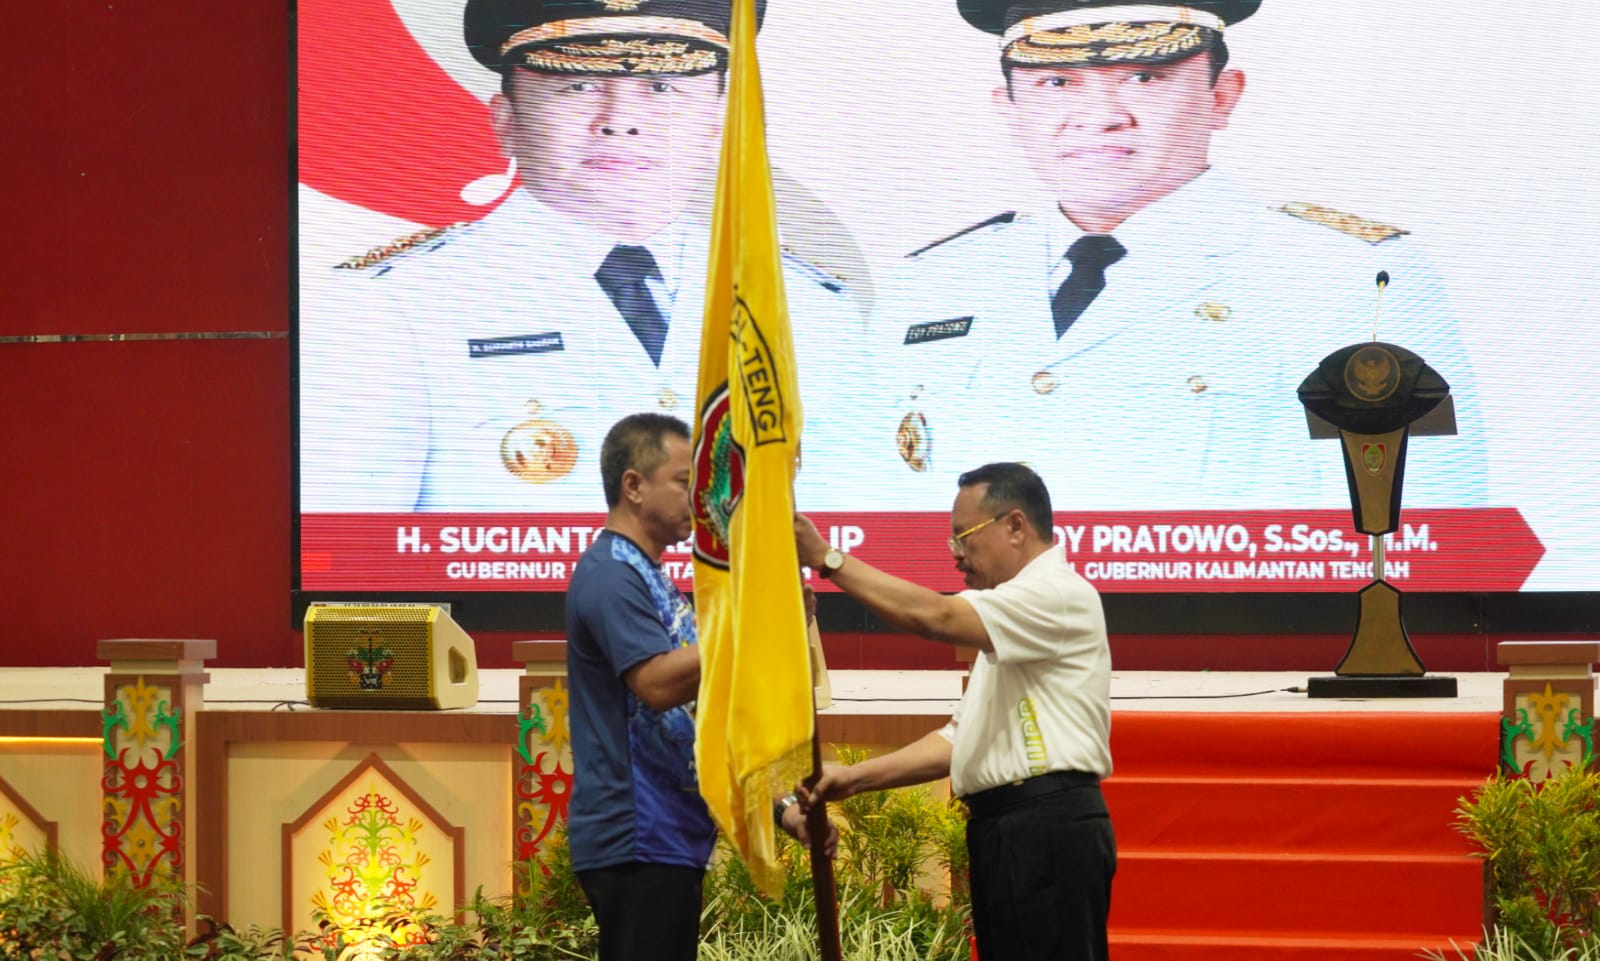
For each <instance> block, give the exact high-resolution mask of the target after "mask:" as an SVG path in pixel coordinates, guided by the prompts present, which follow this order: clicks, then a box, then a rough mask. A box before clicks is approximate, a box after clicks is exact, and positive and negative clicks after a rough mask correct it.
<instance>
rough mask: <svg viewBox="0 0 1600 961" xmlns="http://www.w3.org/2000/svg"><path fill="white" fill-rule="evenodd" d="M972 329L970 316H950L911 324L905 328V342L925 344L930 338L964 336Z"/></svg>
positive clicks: (943, 338) (945, 338) (942, 338)
mask: <svg viewBox="0 0 1600 961" xmlns="http://www.w3.org/2000/svg"><path fill="white" fill-rule="evenodd" d="M971 330H972V318H971V317H952V318H951V319H950V320H930V321H928V322H927V323H925V324H912V325H911V326H910V327H907V328H906V343H908V344H926V343H927V342H929V341H930V340H949V339H950V338H952V337H965V336H967V334H968V333H969V332H971Z"/></svg>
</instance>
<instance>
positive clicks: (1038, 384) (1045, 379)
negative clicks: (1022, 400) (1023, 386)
mask: <svg viewBox="0 0 1600 961" xmlns="http://www.w3.org/2000/svg"><path fill="white" fill-rule="evenodd" d="M1060 386H1061V378H1059V377H1057V376H1056V375H1055V374H1052V373H1050V372H1049V371H1048V370H1041V371H1039V372H1038V373H1037V374H1034V375H1033V392H1034V393H1035V394H1040V395H1043V394H1053V393H1055V389H1056V388H1057V387H1060Z"/></svg>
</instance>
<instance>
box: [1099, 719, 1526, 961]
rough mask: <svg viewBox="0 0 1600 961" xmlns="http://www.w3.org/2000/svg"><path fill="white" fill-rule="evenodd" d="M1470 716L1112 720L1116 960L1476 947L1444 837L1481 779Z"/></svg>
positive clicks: (1493, 735)
mask: <svg viewBox="0 0 1600 961" xmlns="http://www.w3.org/2000/svg"><path fill="white" fill-rule="evenodd" d="M1498 733H1499V721H1498V718H1497V716H1495V715H1492V714H1483V713H1421V712H1419V713H1409V712H1404V711H1387V710H1386V711H1376V712H1367V711H1349V712H1343V713H1341V712H1338V711H1327V712H1322V711H1319V712H1314V713H1313V712H1308V713H1293V714H1289V713H1275V714H1266V713H1249V712H1234V713H1181V714H1180V713H1174V712H1166V711H1119V712H1117V713H1116V714H1115V715H1114V717H1113V720H1112V756H1113V759H1114V761H1115V765H1116V773H1115V774H1114V775H1113V776H1112V777H1111V778H1109V779H1108V780H1107V781H1106V782H1105V785H1104V788H1105V792H1106V799H1107V803H1108V804H1109V806H1110V808H1111V815H1112V822H1113V824H1114V825H1115V826H1116V830H1117V848H1118V859H1119V860H1118V869H1117V880H1116V883H1115V886H1114V888H1113V892H1112V899H1111V938H1112V945H1113V948H1112V954H1113V956H1114V957H1116V958H1117V959H1118V961H1179V959H1182V961H1300V959H1304V961H1337V959H1344V958H1350V959H1356V961H1389V959H1393V961H1400V959H1402V958H1406V959H1415V958H1416V957H1417V956H1418V955H1419V953H1420V952H1421V951H1423V950H1424V949H1428V948H1438V949H1441V950H1444V951H1445V954H1446V956H1447V957H1448V958H1450V959H1452V961H1454V959H1455V958H1456V953H1455V949H1453V948H1451V947H1450V944H1451V942H1452V940H1453V941H1454V942H1455V943H1456V944H1457V945H1459V946H1460V948H1461V949H1462V950H1463V951H1464V952H1465V953H1467V954H1468V955H1470V954H1471V945H1472V944H1473V943H1475V942H1476V941H1477V939H1479V938H1480V937H1481V936H1482V926H1483V863H1482V861H1480V860H1479V859H1478V858H1476V857H1473V856H1472V853H1471V850H1472V849H1471V847H1470V845H1469V844H1468V843H1467V841H1466V839H1465V838H1463V837H1462V836H1461V835H1460V834H1459V833H1457V832H1456V831H1455V830H1454V829H1453V827H1452V823H1453V819H1454V815H1455V808H1456V805H1457V803H1458V801H1459V799H1460V798H1461V797H1462V796H1464V795H1466V794H1469V793H1470V792H1471V791H1472V790H1473V789H1474V788H1475V787H1477V786H1478V785H1479V784H1481V783H1482V782H1483V779H1484V778H1486V777H1488V776H1489V775H1490V774H1491V773H1493V771H1494V769H1495V763H1496V746H1497V738H1498Z"/></svg>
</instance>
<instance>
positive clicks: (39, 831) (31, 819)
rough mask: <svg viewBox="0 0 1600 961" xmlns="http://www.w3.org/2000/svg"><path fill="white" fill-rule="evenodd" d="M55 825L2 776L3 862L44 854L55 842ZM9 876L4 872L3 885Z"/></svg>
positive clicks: (0, 827)
mask: <svg viewBox="0 0 1600 961" xmlns="http://www.w3.org/2000/svg"><path fill="white" fill-rule="evenodd" d="M53 828H54V825H52V824H50V823H49V822H47V821H44V820H41V819H40V818H39V815H38V813H37V812H35V811H34V810H33V808H32V807H30V806H29V805H28V802H27V801H25V800H23V798H22V795H21V794H20V793H18V792H17V790H16V789H15V788H13V787H12V786H11V785H10V784H8V783H6V780H5V778H0V864H9V863H11V862H12V861H15V860H16V859H17V858H19V857H21V856H22V855H24V854H42V853H44V852H45V850H47V849H48V848H50V847H52V846H53V845H54V843H55V838H54V834H53ZM4 883H5V876H4V875H0V885H3V884H4Z"/></svg>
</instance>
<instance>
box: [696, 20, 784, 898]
mask: <svg viewBox="0 0 1600 961" xmlns="http://www.w3.org/2000/svg"><path fill="white" fill-rule="evenodd" d="M755 35H756V22H755V6H754V2H753V0H734V3H733V37H732V41H733V42H732V49H731V51H730V55H729V64H728V113H727V123H726V126H725V128H724V130H723V134H722V166H721V169H720V172H719V173H718V177H717V195H716V210H715V213H714V215H713V218H712V229H711V267H710V271H709V275H708V277H707V281H706V316H705V327H704V332H703V334H702V335H701V341H700V382H699V389H698V391H697V399H698V408H697V409H698V412H699V419H698V421H697V422H696V424H695V432H694V434H695V436H694V455H695V466H694V512H695V531H694V555H695V565H694V586H695V589H694V594H695V608H696V613H697V617H698V621H699V625H698V626H699V635H700V664H701V666H700V695H699V704H698V708H697V719H696V725H695V726H696V734H695V761H696V764H697V767H698V769H699V775H700V793H701V794H702V795H703V796H704V797H705V800H706V805H707V806H708V807H709V808H710V809H711V816H712V817H713V818H714V819H715V820H716V822H717V825H718V826H719V827H720V828H721V829H722V830H723V832H724V833H725V834H726V835H727V837H728V838H729V839H730V840H732V841H733V843H734V845H735V847H737V848H738V850H739V853H740V855H741V856H743V858H744V859H745V862H746V864H748V865H749V868H750V873H751V877H752V878H753V879H754V880H755V882H756V884H757V885H758V886H759V887H760V888H761V889H762V890H763V891H764V892H766V893H767V894H769V895H772V896H776V895H777V894H778V893H779V892H780V891H781V890H782V885H783V878H782V875H781V873H780V871H779V869H778V866H777V862H776V858H775V855H774V850H775V849H774V844H773V842H774V826H773V823H772V799H773V798H774V797H775V796H777V795H779V794H782V793H785V792H787V791H788V790H790V788H791V787H792V785H794V784H795V783H796V782H797V781H798V780H800V779H801V778H803V777H804V776H805V775H807V774H808V773H810V770H811V734H812V703H811V676H810V667H809V662H808V660H807V647H806V628H805V607H804V602H803V600H802V597H801V592H800V580H799V562H798V560H797V559H796V555H795V547H794V533H793V530H794V527H793V514H794V492H793V484H794V471H795V459H796V455H797V453H798V451H799V448H800V426H801V421H802V417H801V412H800V391H799V386H798V383H797V379H796V376H795V369H794V346H793V342H792V339H791V336H790V331H789V308H788V304H787V302H786V300H785V298H784V293H783V267H782V261H781V255H780V253H779V250H778V216H777V209H776V205H775V203H774V201H773V194H772V172H771V170H770V168H769V167H768V164H767V138H766V119H765V108H764V107H763V105H762V97H761V74H760V68H759V67H758V65H757V64H756V42H755Z"/></svg>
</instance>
